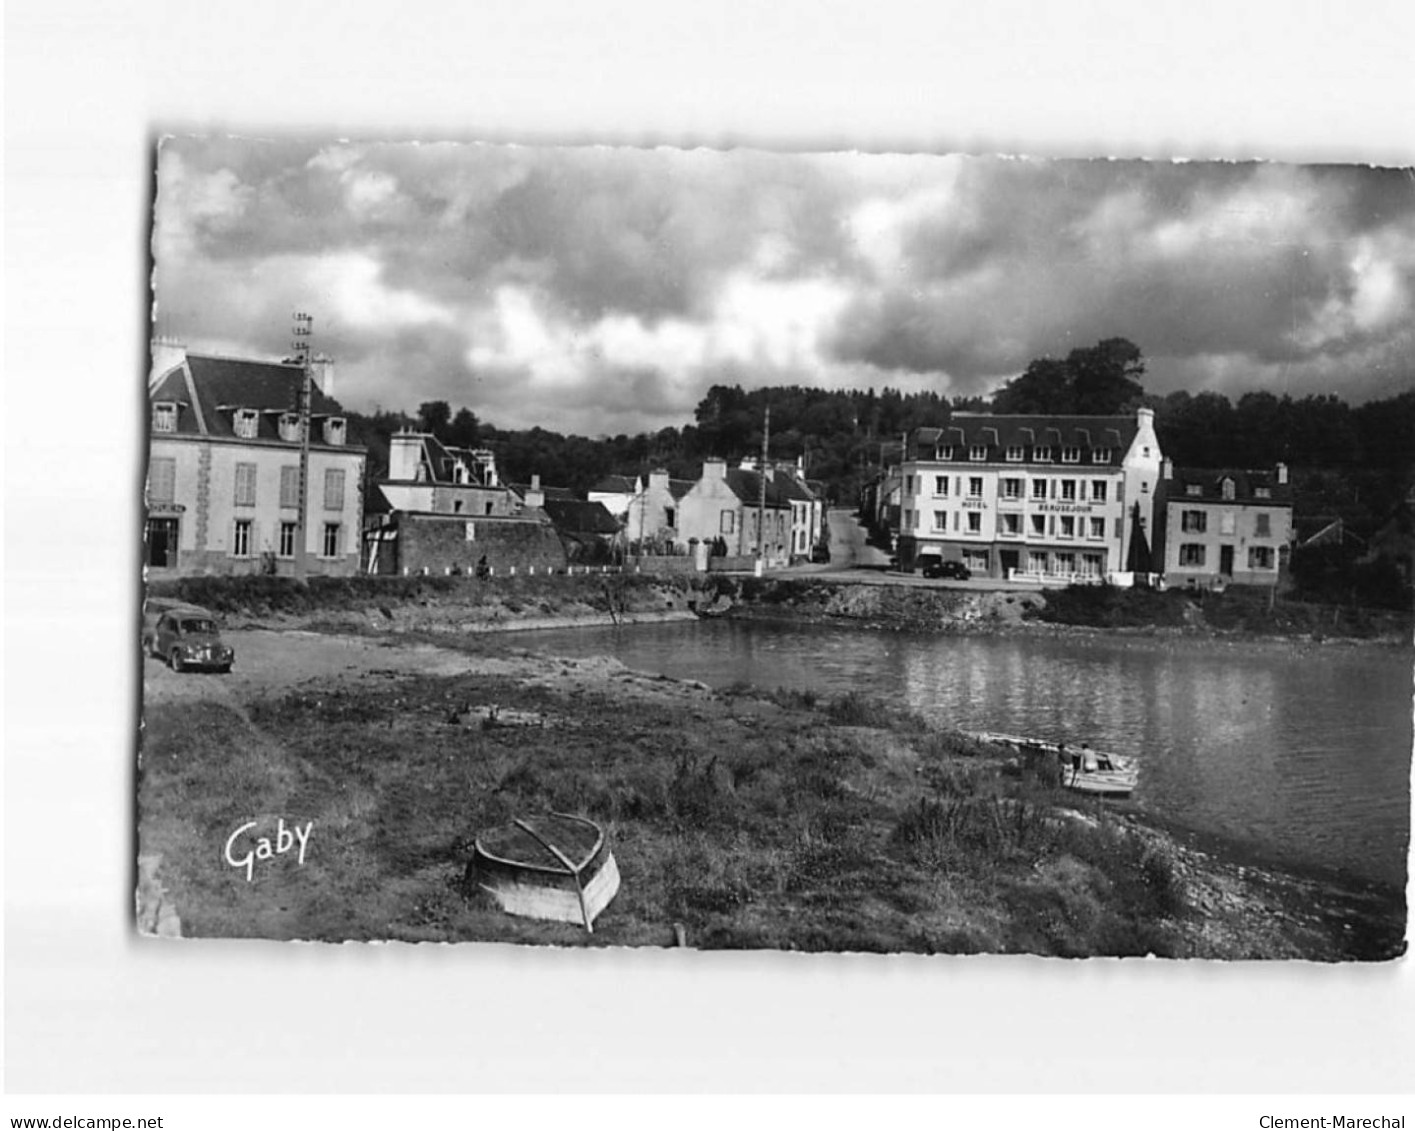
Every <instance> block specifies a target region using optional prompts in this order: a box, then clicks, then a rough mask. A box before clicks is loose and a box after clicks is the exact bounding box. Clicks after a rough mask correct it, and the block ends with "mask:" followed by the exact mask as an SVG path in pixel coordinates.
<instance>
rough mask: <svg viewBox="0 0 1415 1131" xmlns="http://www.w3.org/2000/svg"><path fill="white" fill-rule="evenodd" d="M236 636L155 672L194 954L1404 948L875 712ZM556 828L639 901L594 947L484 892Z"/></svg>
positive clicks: (1349, 951) (1020, 770)
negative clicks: (211, 945) (602, 842)
mask: <svg viewBox="0 0 1415 1131" xmlns="http://www.w3.org/2000/svg"><path fill="white" fill-rule="evenodd" d="M230 635H231V637H232V641H233V643H234V644H235V645H236V648H237V655H238V661H237V668H236V671H235V672H233V673H232V674H231V675H230V676H210V677H203V676H193V675H178V674H175V673H172V672H170V671H168V670H167V669H165V668H163V667H162V666H160V665H159V664H158V663H157V662H156V661H154V660H148V661H147V662H146V665H145V669H144V684H145V718H144V725H145V733H144V737H143V748H142V759H141V772H140V779H139V841H140V853H141V854H142V856H143V857H144V858H145V859H146V860H147V861H149V866H148V872H149V873H150V875H151V876H153V877H155V882H156V883H157V885H158V887H157V889H156V890H161V891H162V893H163V897H162V898H163V903H164V906H165V907H166V908H167V909H168V921H169V922H170V921H171V920H172V919H173V918H174V917H175V919H176V920H179V921H180V930H181V932H182V933H183V934H185V935H200V936H233V937H250V936H255V937H267V938H308V939H321V940H328V941H334V940H342V939H403V940H410V941H411V940H430V941H471V940H481V941H518V942H532V943H555V944H560V945H583V944H596V945H656V946H665V945H673V943H674V942H675V940H676V939H677V938H678V937H679V928H681V932H682V937H683V938H685V939H686V941H687V943H688V945H690V946H696V947H709V948H722V947H725V948H742V947H765V948H775V949H788V950H789V949H798V950H827V951H879V952H894V951H916V952H928V953H978V952H986V953H1032V954H1043V955H1057V956H1079V955H1141V954H1148V953H1154V954H1159V955H1169V956H1174V957H1209V958H1304V959H1312V960H1318V961H1340V960H1347V959H1363V960H1376V959H1386V958H1390V957H1393V956H1395V955H1396V954H1399V953H1401V952H1402V951H1403V949H1404V941H1403V940H1404V924H1405V907H1404V900H1403V893H1398V892H1394V891H1387V890H1378V889H1372V888H1357V887H1349V888H1348V887H1342V886H1340V885H1337V884H1333V883H1332V882H1330V881H1329V880H1319V879H1314V878H1312V877H1303V876H1300V875H1296V874H1292V873H1286V872H1282V871H1280V870H1277V869H1272V868H1268V867H1254V866H1252V865H1251V864H1249V863H1246V862H1241V861H1237V860H1233V859H1227V858H1225V856H1224V855H1223V854H1222V852H1221V849H1219V848H1216V847H1215V846H1213V845H1204V844H1200V843H1198V842H1196V841H1192V840H1190V839H1188V838H1186V836H1185V835H1184V834H1183V833H1182V832H1179V831H1177V830H1169V831H1166V830H1163V829H1160V828H1158V827H1156V826H1155V825H1154V824H1153V822H1151V821H1148V820H1147V819H1146V818H1145V816H1144V815H1143V814H1142V813H1140V812H1138V811H1136V810H1132V809H1130V808H1129V807H1126V806H1113V807H1107V808H1105V809H1103V810H1101V811H1100V812H1097V811H1095V810H1094V809H1093V808H1092V807H1091V806H1089V805H1082V806H1077V805H1076V804H1074V803H1073V802H1072V799H1071V798H1070V795H1066V794H1062V793H1060V792H1059V791H1057V790H1056V789H1055V787H1054V785H1053V784H1052V783H1051V782H1050V781H1048V780H1047V779H1045V778H1044V777H1043V776H1042V775H1039V774H1032V773H1029V772H1028V771H1027V769H1026V768H1025V767H1018V766H1013V765H1010V764H1009V763H1008V762H1007V761H1006V759H1005V758H1004V757H1003V756H1002V754H1001V753H1000V752H999V751H996V750H992V749H989V748H986V747H982V746H980V745H979V744H977V743H975V742H971V741H970V740H968V739H966V738H964V737H962V736H960V735H957V734H954V733H951V732H949V731H947V730H940V729H938V728H936V727H931V726H929V725H927V724H926V723H924V722H923V721H922V720H921V719H919V718H917V717H915V716H912V715H910V714H908V713H907V712H900V711H898V710H896V709H893V708H892V707H890V706H888V705H886V704H883V703H879V702H875V701H871V700H868V699H864V698H861V697H859V696H844V697H840V698H836V699H818V698H817V697H815V696H813V695H810V694H809V693H807V694H795V695H790V694H779V695H774V696H763V695H761V694H760V693H757V692H751V691H743V693H741V694H723V693H717V692H713V691H712V690H710V689H708V688H706V687H704V686H703V685H701V684H696V683H688V682H679V681H672V680H665V679H661V678H657V677H654V676H650V675H643V674H639V673H634V672H631V671H629V670H627V669H625V668H624V667H623V666H622V665H619V664H618V663H617V662H615V661H612V660H606V659H603V658H597V659H588V660H579V661H573V660H555V659H547V658H545V657H543V656H539V655H536V654H534V653H531V652H528V651H522V650H520V649H517V648H515V647H513V646H511V645H510V643H509V642H510V640H511V639H512V638H508V637H505V636H500V635H486V634H456V635H453V634H448V633H440V634H436V635H433V634H423V633H416V632H411V631H409V632H400V633H398V634H396V635H395V634H393V633H385V634H380V635H373V634H371V633H367V632H364V633H361V634H360V635H357V636H350V635H346V634H335V633H329V632H324V633H312V632H298V631H281V632H271V631H243V630H237V631H235V632H233V633H231V634H230ZM452 644H455V647H449V646H448V645H452ZM546 809H556V810H565V811H570V812H575V813H580V814H583V815H585V816H588V817H590V818H592V819H594V820H595V821H597V822H599V823H600V824H602V825H603V826H604V828H605V829H606V830H607V832H608V833H609V835H610V838H611V841H612V844H613V847H614V851H615V853H616V856H617V858H618V861H619V867H620V872H621V874H622V876H623V887H622V889H621V892H620V894H619V896H618V897H617V898H616V899H615V901H614V902H613V903H612V904H611V905H610V907H609V909H608V910H607V911H606V912H605V913H604V915H603V916H602V917H601V919H600V920H599V921H598V922H597V924H596V932H595V934H594V935H593V936H590V935H586V934H585V933H584V932H583V931H580V930H577V929H574V928H571V927H568V926H565V925H563V924H547V923H539V922H534V921H529V920H522V919H514V918H512V917H509V916H506V915H504V914H503V913H501V912H500V911H498V910H496V909H495V908H493V907H491V906H490V905H489V904H488V903H487V902H486V901H485V899H484V898H483V897H482V896H480V895H479V893H477V892H476V891H468V890H467V889H466V888H465V887H464V886H463V873H464V869H465V865H466V861H467V858H468V855H469V850H470V844H471V838H472V837H474V836H475V835H476V833H477V832H478V831H479V830H482V829H486V828H489V827H493V826H495V825H499V824H503V823H505V822H507V821H509V820H510V819H512V818H513V817H514V816H517V815H521V814H526V813H535V812H540V811H544V810H546ZM247 825H249V828H248V830H247V833H246V834H245V835H246V836H247V838H248V839H250V838H252V837H256V836H260V835H266V834H267V833H268V838H269V840H270V842H271V843H272V844H275V843H278V838H279V829H280V828H281V827H282V826H283V827H285V828H287V829H290V828H303V829H307V830H308V847H307V851H305V852H304V853H302V854H301V858H299V859H297V858H296V856H295V853H294V852H293V851H292V852H289V853H285V854H278V853H277V854H272V855H270V856H269V857H267V858H265V859H261V860H259V861H258V862H253V863H252V865H251V867H250V869H249V874H248V873H247V871H246V870H245V869H243V868H241V867H237V866H235V865H233V864H231V863H229V862H228V861H227V860H225V859H223V846H224V845H226V844H227V842H228V838H230V837H231V836H232V834H233V832H235V831H236V830H238V829H241V828H242V827H243V826H247ZM253 843H254V841H253ZM237 857H238V859H239V858H240V854H239V853H237ZM154 862H155V863H154ZM149 890H154V889H152V887H151V885H149Z"/></svg>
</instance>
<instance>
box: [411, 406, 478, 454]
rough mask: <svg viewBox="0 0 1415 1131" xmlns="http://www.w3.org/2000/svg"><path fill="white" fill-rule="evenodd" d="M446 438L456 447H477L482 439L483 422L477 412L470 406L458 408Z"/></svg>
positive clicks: (448, 427)
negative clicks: (478, 417)
mask: <svg viewBox="0 0 1415 1131" xmlns="http://www.w3.org/2000/svg"><path fill="white" fill-rule="evenodd" d="M438 403H441V402H438ZM423 407H424V408H427V407H428V406H427V405H424V406H423ZM446 439H447V442H448V443H449V444H451V445H452V446H453V447H456V448H475V447H476V446H477V444H478V443H479V442H480V440H481V422H480V421H478V420H477V418H476V414H475V413H473V412H472V410H471V409H469V408H461V409H458V410H457V415H456V416H454V417H453V418H452V423H451V424H449V425H448V426H447V436H446Z"/></svg>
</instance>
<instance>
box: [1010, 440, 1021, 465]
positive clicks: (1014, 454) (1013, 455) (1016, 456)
mask: <svg viewBox="0 0 1415 1131" xmlns="http://www.w3.org/2000/svg"><path fill="white" fill-rule="evenodd" d="M1024 456H1025V452H1024V451H1023V448H1022V445H1021V444H1014V445H1012V446H1011V447H1010V448H1008V449H1007V462H1008V463H1021V462H1022V460H1023V458H1024Z"/></svg>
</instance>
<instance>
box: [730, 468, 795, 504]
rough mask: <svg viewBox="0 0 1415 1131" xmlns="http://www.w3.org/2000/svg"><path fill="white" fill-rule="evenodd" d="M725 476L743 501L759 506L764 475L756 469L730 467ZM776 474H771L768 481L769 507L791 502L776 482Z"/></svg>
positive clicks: (767, 502)
mask: <svg viewBox="0 0 1415 1131" xmlns="http://www.w3.org/2000/svg"><path fill="white" fill-rule="evenodd" d="M725 478H726V480H727V486H729V487H730V488H732V493H733V494H734V495H736V496H737V497H738V498H739V499H741V500H742V502H744V503H746V504H748V505H749V506H757V505H758V504H759V503H760V502H761V498H762V495H761V491H762V477H761V476H760V475H759V474H758V473H757V472H755V471H744V470H742V469H741V468H740V467H729V468H728V469H727V472H726V475H725ZM774 478H775V477H774V476H769V477H768V478H767V481H766V505H767V506H769V507H787V506H790V505H791V504H790V503H789V502H788V501H787V497H786V496H785V495H783V493H782V491H781V488H780V487H779V486H778V485H777V484H776V483H774V482H772V479H774Z"/></svg>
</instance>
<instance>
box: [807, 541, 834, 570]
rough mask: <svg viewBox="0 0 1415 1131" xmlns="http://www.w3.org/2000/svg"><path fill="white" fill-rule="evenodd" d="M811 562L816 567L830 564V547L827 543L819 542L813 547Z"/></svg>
mask: <svg viewBox="0 0 1415 1131" xmlns="http://www.w3.org/2000/svg"><path fill="white" fill-rule="evenodd" d="M811 561H812V562H814V563H815V564H816V565H829V564H830V545H829V544H828V543H826V542H817V543H816V544H815V545H814V546H812V547H811Z"/></svg>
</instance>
